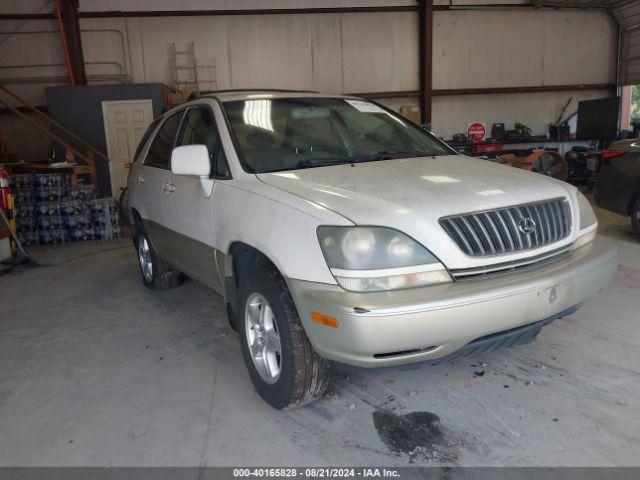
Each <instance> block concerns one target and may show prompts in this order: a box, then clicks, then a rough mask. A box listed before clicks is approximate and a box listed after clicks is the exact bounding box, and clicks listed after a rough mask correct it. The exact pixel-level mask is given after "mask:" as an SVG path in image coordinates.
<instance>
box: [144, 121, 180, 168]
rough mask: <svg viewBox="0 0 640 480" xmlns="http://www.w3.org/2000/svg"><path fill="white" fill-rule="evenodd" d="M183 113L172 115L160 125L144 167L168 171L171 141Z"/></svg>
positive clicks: (171, 147)
mask: <svg viewBox="0 0 640 480" xmlns="http://www.w3.org/2000/svg"><path fill="white" fill-rule="evenodd" d="M183 113H184V112H182V111H180V112H177V113H174V114H173V115H171V116H170V117H169V118H167V120H166V121H165V122H164V123H163V124H162V126H161V127H160V130H159V131H158V133H157V135H156V137H155V138H154V139H153V142H151V146H150V147H149V153H148V154H147V159H146V160H145V162H144V164H145V165H148V166H150V167H156V168H164V169H167V170H168V169H169V162H170V160H171V150H173V141H174V139H175V137H176V132H177V131H178V126H179V125H180V118H181V117H182V114H183Z"/></svg>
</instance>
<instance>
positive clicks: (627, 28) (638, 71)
mask: <svg viewBox="0 0 640 480" xmlns="http://www.w3.org/2000/svg"><path fill="white" fill-rule="evenodd" d="M613 13H614V15H615V17H616V18H617V19H618V21H619V22H620V24H621V28H622V45H621V71H620V73H621V81H622V83H623V84H624V85H637V84H640V1H636V2H629V3H628V4H626V5H622V6H620V7H618V8H614V10H613Z"/></svg>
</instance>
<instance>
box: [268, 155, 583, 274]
mask: <svg viewBox="0 0 640 480" xmlns="http://www.w3.org/2000/svg"><path fill="white" fill-rule="evenodd" d="M258 178H259V179H260V180H262V181H263V182H265V183H266V184H268V185H271V186H272V187H276V188H278V189H281V190H284V191H286V192H289V193H291V194H293V195H296V196H298V197H301V198H304V199H306V200H309V201H311V202H314V203H316V204H318V205H321V206H323V207H325V208H327V209H329V210H332V211H334V212H336V213H338V214H340V215H342V216H344V217H346V218H347V219H349V220H350V221H352V222H353V223H354V224H356V225H378V226H386V227H391V228H395V229H397V230H400V231H402V232H404V233H406V234H408V235H410V236H412V237H413V238H415V239H416V240H418V241H419V242H421V243H422V244H423V245H425V246H426V247H427V248H428V249H429V250H431V251H432V252H433V253H434V254H435V255H436V256H439V258H441V260H443V261H444V258H449V263H450V264H449V265H448V266H449V267H450V268H464V267H467V266H469V265H473V266H475V265H479V264H486V263H488V262H487V260H486V259H473V258H469V257H466V256H464V255H463V257H466V258H463V257H460V256H459V255H457V256H452V255H449V254H447V250H451V249H452V247H453V248H454V249H456V250H457V252H458V253H462V252H461V251H460V250H459V249H458V248H457V247H456V246H455V243H453V242H451V241H450V239H449V238H448V236H447V235H446V233H445V232H444V230H443V229H442V227H440V225H439V224H438V220H439V219H440V218H442V217H445V216H448V215H455V214H461V213H468V212H472V211H482V210H489V209H494V208H500V207H506V206H511V205H517V204H522V203H529V202H535V201H539V200H544V199H549V198H557V197H565V198H567V199H568V200H569V201H570V203H571V204H572V210H573V202H572V198H571V197H572V195H571V193H570V192H571V190H570V189H571V187H570V186H569V185H567V184H565V183H564V182H561V181H558V180H555V179H552V178H549V177H545V176H543V175H540V174H537V173H533V172H529V171H525V170H520V169H517V168H515V167H510V166H506V165H500V164H498V163H494V162H491V161H487V160H481V159H476V158H471V157H466V156H464V155H446V156H437V157H420V158H407V159H394V160H384V161H378V162H366V163H358V164H353V165H350V164H346V165H332V166H326V167H317V168H308V169H300V170H293V171H287V172H275V173H261V174H258ZM573 218H576V215H575V212H574V214H573ZM552 248H557V245H556V246H554V247H552ZM539 251H540V252H543V251H545V248H541V249H539ZM536 252H537V251H536ZM518 256H523V255H522V254H520V255H513V257H514V258H518ZM454 257H455V258H454ZM504 260H506V258H504V257H502V258H501V261H504Z"/></svg>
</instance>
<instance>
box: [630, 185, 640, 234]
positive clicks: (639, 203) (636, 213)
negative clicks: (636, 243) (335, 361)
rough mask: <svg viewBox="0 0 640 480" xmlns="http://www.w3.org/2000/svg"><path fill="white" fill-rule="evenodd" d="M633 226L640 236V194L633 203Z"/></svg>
mask: <svg viewBox="0 0 640 480" xmlns="http://www.w3.org/2000/svg"><path fill="white" fill-rule="evenodd" d="M630 213H631V226H632V227H633V230H634V231H635V232H636V233H637V234H638V235H640V194H638V195H636V198H634V199H633V202H632V203H631V212H630Z"/></svg>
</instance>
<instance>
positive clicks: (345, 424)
mask: <svg viewBox="0 0 640 480" xmlns="http://www.w3.org/2000/svg"><path fill="white" fill-rule="evenodd" d="M598 214H599V216H600V221H601V231H602V232H603V233H604V234H606V235H608V236H611V237H614V238H615V239H617V240H618V242H619V244H620V247H621V252H622V257H621V261H622V266H621V267H620V270H619V272H618V275H617V276H616V278H615V281H614V282H613V284H612V285H611V286H609V287H608V288H607V289H606V290H605V291H604V292H602V293H600V294H599V295H598V296H597V298H594V299H593V300H591V301H589V302H588V303H587V304H586V305H585V306H584V307H583V308H582V309H581V310H580V311H578V312H577V313H576V314H574V315H572V316H571V317H569V318H566V319H563V320H560V321H557V322H555V323H554V324H552V325H551V326H549V327H547V328H545V329H544V330H543V331H542V333H541V334H540V336H539V339H538V341H537V342H536V343H534V344H531V345H527V346H522V347H518V348H515V349H510V350H502V351H498V352H494V353H492V354H490V355H487V356H484V357H482V358H470V359H464V360H459V361H456V362H455V363H454V364H445V365H439V366H430V365H424V364H423V365H420V366H412V367H408V368H401V369H392V370H378V371H358V372H355V373H354V372H352V373H350V374H349V375H348V376H347V375H345V374H341V375H339V376H337V378H336V380H335V382H334V383H333V384H332V386H331V388H330V394H329V395H328V396H327V397H326V398H324V399H322V400H320V401H318V402H317V403H315V404H313V405H312V406H309V407H307V408H304V409H299V410H295V411H288V412H278V411H275V410H273V409H271V408H270V407H269V406H267V405H266V404H265V403H264V402H262V400H261V399H260V398H259V397H258V396H257V395H256V394H255V393H254V391H253V388H252V386H251V383H250V381H249V378H248V375H247V373H246V371H245V367H244V364H243V362H242V358H241V356H240V350H239V345H238V337H237V335H236V334H235V333H234V332H233V331H232V330H230V328H229V327H228V326H227V323H226V319H225V315H224V313H223V305H222V303H221V300H220V298H219V297H218V296H216V295H215V294H213V293H211V292H210V291H208V290H206V289H205V288H204V287H202V286H200V285H199V284H197V283H195V282H192V281H190V282H187V283H185V284H184V285H182V286H181V287H180V288H177V289H175V290H171V291H165V292H152V291H149V290H146V289H145V288H144V287H143V286H142V283H141V282H140V279H139V273H138V267H137V264H136V258H135V256H134V252H133V249H132V248H131V246H130V243H129V242H128V241H118V242H109V243H85V244H79V245H73V246H65V247H56V248H46V249H32V253H33V255H34V256H35V257H36V259H37V260H38V262H39V263H40V264H41V265H42V266H40V267H39V268H31V269H23V270H22V271H15V272H14V273H11V274H9V275H4V276H1V277H0V296H1V298H2V301H1V302H0V305H1V306H0V310H1V311H0V465H2V466H7V465H20V466H27V465H40V466H49V465H66V466H76V465H91V466H132V465H155V466H166V465H172V466H184V465H188V466H203V465H208V466H214V465H236V464H247V463H249V464H252V465H265V466H266V465H285V464H296V465H307V464H312V465H336V464H337V465H366V464H377V465H389V466H399V465H408V464H414V465H520V466H524V465H538V466H550V465H553V466H568V465H620V466H622V465H625V466H628V465H636V466H637V465H640V415H639V414H638V412H640V353H639V349H638V345H640V322H639V318H640V315H638V310H639V309H640V308H639V307H640V239H639V238H637V237H635V236H634V235H633V234H632V233H631V230H630V227H629V226H628V221H627V219H623V218H622V217H618V216H616V215H613V214H608V213H606V212H598ZM45 265H46V266H45ZM434 415H437V417H439V419H440V420H439V426H438V422H437V421H436V417H435V416H434ZM383 426H386V430H385V429H384V428H383ZM378 431H380V432H381V435H380V434H379V433H378ZM390 431H392V432H394V431H395V433H397V434H398V435H396V436H395V438H396V441H397V440H398V439H399V438H400V439H402V438H405V439H407V440H406V442H405V444H403V445H395V447H394V445H388V443H389V439H387V443H385V441H384V440H385V433H389V432H390ZM412 437H417V440H416V439H415V438H414V440H415V442H414V443H411V438H412ZM401 443H402V442H401ZM416 445H418V446H419V448H415V446H416ZM421 446H423V447H424V448H421ZM396 447H397V448H396ZM398 449H399V450H400V451H401V452H404V453H397V451H398ZM394 451H395V453H394Z"/></svg>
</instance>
